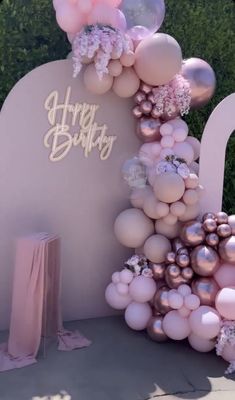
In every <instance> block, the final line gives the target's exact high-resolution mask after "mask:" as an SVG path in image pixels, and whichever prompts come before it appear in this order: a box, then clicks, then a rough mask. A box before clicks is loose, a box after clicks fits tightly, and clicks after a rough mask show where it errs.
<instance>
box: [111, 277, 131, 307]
mask: <svg viewBox="0 0 235 400" xmlns="http://www.w3.org/2000/svg"><path fill="white" fill-rule="evenodd" d="M105 299H106V301H107V303H108V304H109V305H110V306H111V307H112V308H114V309H116V310H124V309H125V308H126V307H127V306H128V305H129V304H130V303H131V301H132V299H131V297H130V295H129V294H128V293H127V294H125V295H122V294H119V293H118V292H117V290H116V286H115V285H114V284H113V283H110V284H109V285H108V287H107V289H106V291H105Z"/></svg>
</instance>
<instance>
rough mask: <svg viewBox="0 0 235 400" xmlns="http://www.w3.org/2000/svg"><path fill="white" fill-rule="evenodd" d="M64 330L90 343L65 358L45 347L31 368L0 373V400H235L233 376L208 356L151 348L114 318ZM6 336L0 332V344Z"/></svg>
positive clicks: (182, 347)
mask: <svg viewBox="0 0 235 400" xmlns="http://www.w3.org/2000/svg"><path fill="white" fill-rule="evenodd" d="M66 327H67V328H69V329H74V328H78V329H79V330H80V331H81V332H82V333H84V334H85V335H86V336H87V337H88V338H89V339H91V340H92V341H93V344H92V345H91V346H90V347H89V348H86V349H81V350H76V351H73V352H68V353H66V352H59V351H56V346H55V344H52V343H51V344H50V345H48V350H47V355H46V358H43V357H42V355H41V356H39V358H38V363H37V364H35V365H33V366H30V367H27V368H23V369H19V370H14V371H10V372H5V373H1V374H0V400H32V399H33V400H39V399H40V400H49V399H50V400H52V399H53V400H62V399H63V400H147V399H159V400H160V399H161V400H163V399H164V400H173V399H174V400H175V399H207V400H234V399H235V375H233V376H230V377H229V378H228V377H225V376H224V370H225V368H226V367H227V364H226V363H225V362H224V361H223V360H222V359H221V358H219V357H216V355H215V354H214V353H210V354H201V353H197V352H195V351H194V350H192V349H191V348H190V347H189V346H188V345H187V343H176V342H169V343H164V344H158V343H154V342H152V341H151V340H149V339H148V337H147V336H146V335H145V334H144V333H140V332H133V331H131V330H129V329H128V327H127V326H126V325H125V323H124V321H123V319H122V318H120V317H112V318H101V319H93V320H87V321H80V322H73V323H69V324H67V325H66ZM6 337H7V334H6V333H1V334H0V342H2V341H3V340H4V339H6ZM65 393H67V394H65ZM50 396H51V397H50Z"/></svg>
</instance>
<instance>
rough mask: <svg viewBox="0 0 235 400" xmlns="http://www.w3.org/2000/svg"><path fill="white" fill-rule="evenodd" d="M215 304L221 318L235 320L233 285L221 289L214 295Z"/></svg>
mask: <svg viewBox="0 0 235 400" xmlns="http://www.w3.org/2000/svg"><path fill="white" fill-rule="evenodd" d="M215 306H216V309H217V311H218V312H219V313H220V315H221V316H222V317H223V318H225V319H226V320H231V321H233V320H235V287H226V288H223V289H221V290H220V291H219V293H218V294H217V296H216V299H215Z"/></svg>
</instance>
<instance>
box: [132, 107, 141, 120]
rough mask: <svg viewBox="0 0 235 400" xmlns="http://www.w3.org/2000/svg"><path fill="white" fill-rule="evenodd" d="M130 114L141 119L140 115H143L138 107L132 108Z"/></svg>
mask: <svg viewBox="0 0 235 400" xmlns="http://www.w3.org/2000/svg"><path fill="white" fill-rule="evenodd" d="M132 113H133V115H134V117H135V118H141V117H142V115H143V113H142V111H141V110H140V107H139V106H135V107H134V108H133V110H132Z"/></svg>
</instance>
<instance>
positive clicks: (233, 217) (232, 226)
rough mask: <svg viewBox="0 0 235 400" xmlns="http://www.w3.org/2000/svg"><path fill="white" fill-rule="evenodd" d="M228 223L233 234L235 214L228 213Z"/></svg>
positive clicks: (234, 232)
mask: <svg viewBox="0 0 235 400" xmlns="http://www.w3.org/2000/svg"><path fill="white" fill-rule="evenodd" d="M228 223H229V225H230V227H231V229H232V235H235V215H230V216H229V217H228Z"/></svg>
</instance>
